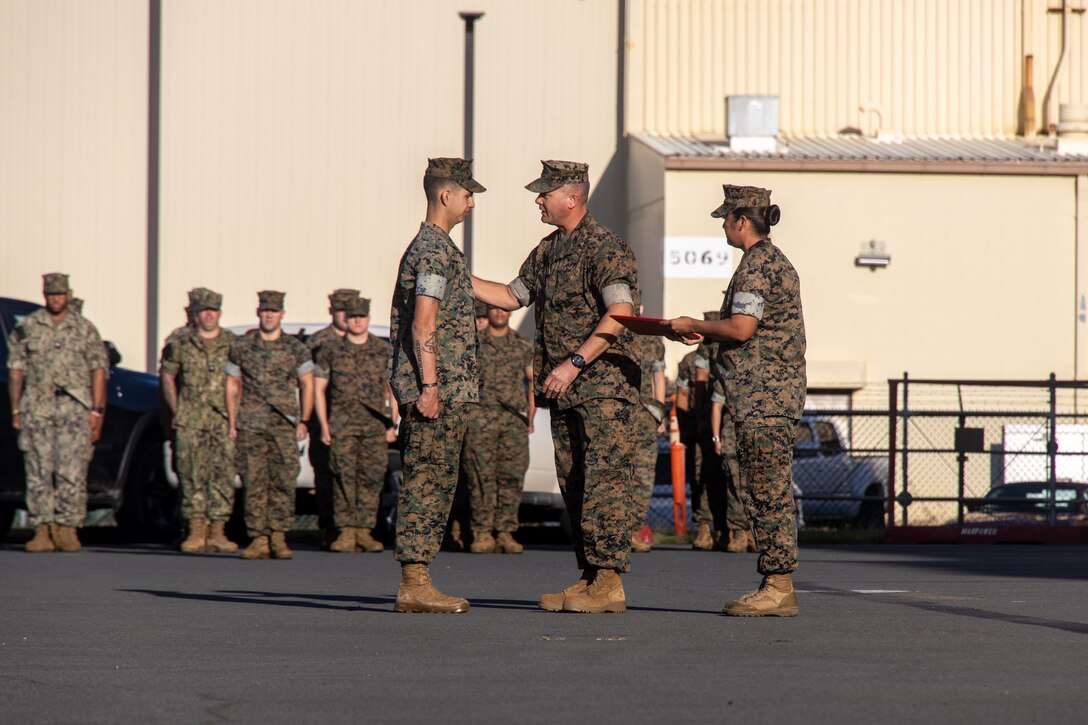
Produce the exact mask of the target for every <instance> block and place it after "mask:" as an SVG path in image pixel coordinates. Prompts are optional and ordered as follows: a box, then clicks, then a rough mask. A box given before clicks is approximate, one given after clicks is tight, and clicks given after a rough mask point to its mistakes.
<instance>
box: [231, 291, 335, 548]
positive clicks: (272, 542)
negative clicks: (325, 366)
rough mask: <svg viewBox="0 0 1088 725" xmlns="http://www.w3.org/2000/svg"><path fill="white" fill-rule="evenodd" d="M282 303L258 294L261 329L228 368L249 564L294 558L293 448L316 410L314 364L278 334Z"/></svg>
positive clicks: (277, 295)
mask: <svg viewBox="0 0 1088 725" xmlns="http://www.w3.org/2000/svg"><path fill="white" fill-rule="evenodd" d="M283 298H284V293H283V292H275V291H270V290H266V291H263V292H260V293H259V294H258V299H259V306H258V314H259V316H260V319H261V327H260V329H259V330H258V331H257V332H254V333H253V334H249V335H244V336H242V337H239V338H237V339H236V340H235V342H234V345H232V346H231V350H230V355H229V359H228V362H227V365H226V373H227V376H228V380H227V412H228V415H229V416H230V428H231V435H232V437H233V438H235V441H236V458H237V464H238V468H239V470H240V471H241V474H242V483H243V484H244V486H245V504H246V505H245V509H246V515H245V519H246V529H247V530H248V532H249V535H250V537H252V539H253V541H252V542H251V544H250V546H249V547H248V548H247V549H245V550H244V551H243V552H242V557H243V558H246V559H254V558H268V557H269V555H270V554H271V555H272V556H274V557H275V558H281V559H289V558H291V550H290V549H289V548H287V545H286V543H285V542H284V534H285V532H287V531H290V530H291V527H292V526H293V525H294V521H295V484H296V480H297V479H298V474H299V469H300V466H299V448H298V443H299V441H301V440H305V438H306V435H307V424H306V420H307V419H309V417H310V413H311V412H312V410H313V370H314V363H313V359H312V358H311V357H310V351H309V350H307V349H306V346H305V345H304V344H302V342H300V341H299V340H298V338H296V337H295V336H293V335H288V334H286V333H284V332H283V330H282V329H281V328H280V321H281V320H282V317H283ZM266 338H271V339H266ZM300 404H301V410H300ZM270 548H271V551H270Z"/></svg>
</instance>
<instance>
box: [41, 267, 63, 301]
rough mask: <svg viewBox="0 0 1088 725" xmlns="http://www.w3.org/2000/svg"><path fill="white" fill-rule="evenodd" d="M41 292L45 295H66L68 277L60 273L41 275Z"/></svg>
mask: <svg viewBox="0 0 1088 725" xmlns="http://www.w3.org/2000/svg"><path fill="white" fill-rule="evenodd" d="M42 280H43V282H42V292H44V293H45V294H47V295H66V294H68V275H66V274H62V273H61V272H50V273H49V274H43V275H42Z"/></svg>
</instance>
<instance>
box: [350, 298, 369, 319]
mask: <svg viewBox="0 0 1088 725" xmlns="http://www.w3.org/2000/svg"><path fill="white" fill-rule="evenodd" d="M344 313H345V314H346V315H347V316H348V317H370V300H369V299H367V298H366V297H360V296H359V295H355V296H353V297H349V298H348V299H345V300H344Z"/></svg>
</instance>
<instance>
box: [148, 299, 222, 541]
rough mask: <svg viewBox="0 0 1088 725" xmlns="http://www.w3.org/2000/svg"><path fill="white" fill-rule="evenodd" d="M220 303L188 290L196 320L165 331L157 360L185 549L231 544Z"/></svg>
mask: <svg viewBox="0 0 1088 725" xmlns="http://www.w3.org/2000/svg"><path fill="white" fill-rule="evenodd" d="M222 302H223V296H222V295H220V294H218V293H217V292H213V291H212V290H209V289H205V288H203V287H197V288H195V289H193V290H192V291H190V292H189V308H188V309H189V310H190V311H191V313H192V314H193V315H194V316H195V317H196V318H197V320H198V323H197V326H196V328H195V329H192V328H190V327H189V326H186V327H184V328H179V329H180V330H182V332H180V333H178V334H176V335H175V334H172V335H171V337H170V338H169V339H168V340H167V343H166V346H165V348H164V349H163V355H162V361H161V364H160V374H161V379H162V387H163V396H164V398H165V400H166V403H167V405H168V406H169V408H170V413H171V416H170V417H171V419H172V420H173V427H174V428H175V429H176V432H175V435H174V461H175V466H176V468H177V473H178V479H179V481H180V484H181V517H182V518H183V519H184V520H185V521H186V522H188V524H189V536H188V537H187V538H186V540H185V541H184V542H182V544H181V550H182V551H184V552H186V553H199V552H203V551H205V550H208V551H224V552H231V551H237V550H238V547H237V545H235V544H234V543H233V542H231V541H229V540H228V539H226V535H225V533H224V526H225V523H226V521H227V520H228V519H229V518H230V515H231V511H232V510H233V508H234V441H232V440H231V438H230V426H229V424H228V420H227V401H226V378H225V376H224V371H225V369H226V364H227V357H228V355H229V353H230V348H231V345H232V344H233V342H234V340H235V335H234V333H232V332H231V331H230V330H224V329H222V328H221V327H219V314H218V313H219V311H220V310H221V308H222ZM209 523H210V524H211V528H212V531H211V532H210V534H209V532H207V531H206V525H207V524H209Z"/></svg>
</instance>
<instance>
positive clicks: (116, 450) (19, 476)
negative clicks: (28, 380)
mask: <svg viewBox="0 0 1088 725" xmlns="http://www.w3.org/2000/svg"><path fill="white" fill-rule="evenodd" d="M40 308H41V305H39V304H35V303H33V302H26V301H23V300H13V299H9V298H6V297H0V331H2V333H3V334H2V335H0V383H2V384H0V539H2V538H3V537H4V536H6V535H7V533H8V531H9V530H10V529H11V525H12V520H13V518H14V514H15V511H16V510H17V509H19V508H24V507H25V499H26V472H25V468H24V465H23V454H22V453H21V452H20V451H19V447H18V436H17V432H16V431H15V430H14V429H13V428H12V427H11V409H12V406H11V400H10V397H9V395H8V338H9V336H10V335H11V333H12V331H13V330H14V329H15V326H16V325H18V324H19V323H20V322H21V321H22V320H23V318H25V317H26V316H27V315H29V314H30V313H32V312H34V311H35V310H37V309H40ZM106 347H107V348H108V352H109V359H110V371H109V380H108V382H107V383H106V399H107V409H106V418H105V421H104V425H103V429H102V438H101V439H100V440H99V441H98V443H97V444H95V447H94V458H92V459H91V464H90V469H89V470H88V474H87V510H88V511H90V510H94V509H110V510H112V511H113V513H114V518H115V519H116V521H117V524H118V525H119V526H120V527H121V528H123V529H125V530H126V531H127V532H128V533H129V534H132V535H135V536H138V537H144V538H153V539H163V538H169V537H171V536H173V535H174V534H175V533H176V531H177V527H178V497H177V492H176V491H175V490H174V489H173V488H171V487H170V486H169V485H168V483H167V481H166V476H165V472H164V470H163V458H162V446H163V428H162V423H161V421H160V418H159V378H158V376H156V375H151V374H149V373H141V372H137V371H135V370H128V369H126V368H120V367H116V365H117V363H119V362H120V361H121V355H120V354H119V353H118V352H117V350H116V349H115V348H114V347H113V345H112V344H111V343H109V342H107V343H106Z"/></svg>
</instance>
